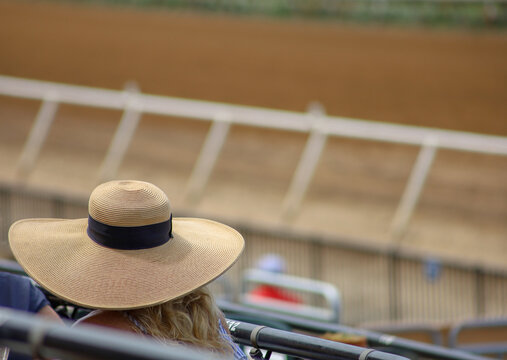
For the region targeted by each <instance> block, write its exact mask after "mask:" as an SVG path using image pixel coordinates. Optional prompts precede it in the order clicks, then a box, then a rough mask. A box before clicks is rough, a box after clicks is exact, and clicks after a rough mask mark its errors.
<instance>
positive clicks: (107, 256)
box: [9, 181, 244, 310]
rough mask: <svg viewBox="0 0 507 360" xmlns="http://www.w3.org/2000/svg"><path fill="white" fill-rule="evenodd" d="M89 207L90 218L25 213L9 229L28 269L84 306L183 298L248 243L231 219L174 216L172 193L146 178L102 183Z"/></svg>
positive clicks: (106, 306)
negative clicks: (228, 222)
mask: <svg viewBox="0 0 507 360" xmlns="http://www.w3.org/2000/svg"><path fill="white" fill-rule="evenodd" d="M88 212H89V217H88V219H72V220H69V219H25V220H20V221H17V222H15V223H14V224H13V225H12V226H11V228H10V229H9V243H10V246H11V249H12V252H13V254H14V256H15V257H16V259H17V260H18V262H19V264H20V265H21V266H22V267H23V268H24V269H25V271H26V272H27V274H29V275H30V276H31V277H32V278H33V279H34V280H35V281H37V282H38V283H39V284H40V285H41V286H43V287H44V288H45V289H47V290H48V291H50V292H51V293H53V294H55V295H56V296H58V297H60V298H62V299H65V300H67V301H69V302H72V303H74V304H77V305H80V306H84V307H90V308H97V309H114V310H120V309H135V308H141V307H146V306H150V305H156V304H161V303H163V302H166V301H168V300H171V299H174V298H177V297H180V296H183V295H185V294H187V293H189V292H191V291H192V290H194V289H197V288H199V287H201V286H203V285H205V284H207V283H209V282H210V281H212V280H213V279H215V278H217V277H218V276H220V275H221V274H223V273H224V272H225V271H226V270H227V269H229V268H230V267H231V266H232V265H233V264H234V262H235V261H236V260H237V259H238V257H239V255H240V254H241V252H242V250H243V247H244V240H243V237H242V236H241V234H239V233H238V232H237V231H236V230H234V229H232V228H231V227H229V226H227V225H224V224H221V223H218V222H215V221H211V220H206V219H197V218H172V215H171V208H170V204H169V200H168V199H167V196H166V195H165V194H164V192H163V191H162V190H160V189H159V188H158V187H156V186H155V185H152V184H150V183H147V182H142V181H110V182H107V183H104V184H101V185H99V186H98V187H97V188H95V190H93V192H92V194H91V195H90V200H89V204H88Z"/></svg>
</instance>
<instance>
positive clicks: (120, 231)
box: [86, 214, 173, 250]
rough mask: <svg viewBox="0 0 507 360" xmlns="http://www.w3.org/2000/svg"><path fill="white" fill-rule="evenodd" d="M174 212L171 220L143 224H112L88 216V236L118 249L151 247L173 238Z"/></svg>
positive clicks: (101, 243)
mask: <svg viewBox="0 0 507 360" xmlns="http://www.w3.org/2000/svg"><path fill="white" fill-rule="evenodd" d="M172 217H173V216H172V214H171V217H170V218H169V220H167V221H164V222H161V223H158V224H151V225H143V226H111V225H107V224H104V223H101V222H99V221H97V220H95V219H94V218H92V217H91V216H88V228H87V230H86V231H87V233H88V236H89V237H90V238H91V239H92V240H93V241H95V242H96V243H97V244H99V245H102V246H105V247H108V248H112V249H118V250H140V249H150V248H154V247H157V246H160V245H163V244H165V243H166V242H168V241H169V239H170V238H172Z"/></svg>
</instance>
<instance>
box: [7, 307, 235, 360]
mask: <svg viewBox="0 0 507 360" xmlns="http://www.w3.org/2000/svg"><path fill="white" fill-rule="evenodd" d="M0 344H1V345H3V346H7V347H9V348H10V349H11V350H12V351H16V352H17V353H23V354H26V355H32V356H33V357H43V358H58V359H66V360H91V359H93V360H202V359H213V360H218V359H224V356H223V355H222V356H220V357H218V356H215V355H213V354H211V353H210V352H208V351H206V352H204V351H200V350H196V349H191V348H189V347H184V346H181V345H171V346H169V345H164V344H161V343H159V342H156V341H155V340H150V339H146V338H141V337H139V336H137V335H134V334H128V333H120V332H119V331H114V330H111V329H108V330H106V329H101V328H98V327H96V326H90V325H88V326H86V325H82V326H81V327H79V328H70V327H67V326H65V325H62V324H57V323H52V322H49V321H47V320H43V319H40V318H37V317H35V316H33V315H30V314H27V313H24V312H19V311H14V310H11V309H6V308H0ZM226 358H227V357H226ZM231 358H232V357H231ZM229 359H230V358H229Z"/></svg>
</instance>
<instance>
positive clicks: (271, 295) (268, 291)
mask: <svg viewBox="0 0 507 360" xmlns="http://www.w3.org/2000/svg"><path fill="white" fill-rule="evenodd" d="M250 295H251V296H253V297H255V298H267V299H275V300H281V301H286V302H291V303H295V304H301V303H302V301H301V299H299V298H298V297H297V296H294V295H292V294H289V293H288V292H286V291H284V290H282V289H280V288H277V287H275V286H270V285H261V286H259V287H257V288H255V289H254V290H252V291H251V292H250Z"/></svg>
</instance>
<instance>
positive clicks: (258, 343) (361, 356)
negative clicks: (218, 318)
mask: <svg viewBox="0 0 507 360" xmlns="http://www.w3.org/2000/svg"><path fill="white" fill-rule="evenodd" d="M227 326H228V327H229V331H230V332H231V335H232V336H233V337H234V339H235V340H236V341H237V342H238V343H239V344H242V345H247V346H253V347H255V348H260V349H266V350H269V351H274V352H278V353H283V354H286V355H292V356H298V357H302V358H305V359H313V360H408V359H407V358H406V357H403V356H399V355H395V354H390V353H387V352H384V351H379V350H375V349H367V348H363V347H360V346H355V345H349V344H344V343H340V342H336V341H332V340H325V339H320V338H317V337H314V336H309V335H303V334H297V333H293V332H290V331H285V330H279V329H273V328H270V327H266V326H258V325H255V324H251V323H247V322H243V321H235V320H231V319H227Z"/></svg>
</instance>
